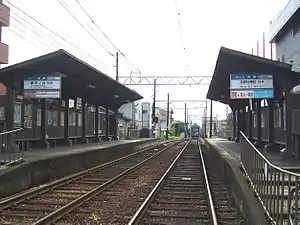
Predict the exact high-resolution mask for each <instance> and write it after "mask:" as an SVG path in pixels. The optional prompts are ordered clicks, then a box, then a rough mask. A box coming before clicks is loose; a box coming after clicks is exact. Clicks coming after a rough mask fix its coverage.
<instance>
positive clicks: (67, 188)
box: [0, 142, 178, 225]
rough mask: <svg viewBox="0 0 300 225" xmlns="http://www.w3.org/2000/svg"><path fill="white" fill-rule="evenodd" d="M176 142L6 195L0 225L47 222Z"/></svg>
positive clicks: (77, 205) (1, 207)
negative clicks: (17, 193)
mask: <svg viewBox="0 0 300 225" xmlns="http://www.w3.org/2000/svg"><path fill="white" fill-rule="evenodd" d="M176 144H178V142H175V143H174V142H173V143H168V144H163V145H159V146H158V147H156V148H148V149H145V150H142V151H139V152H137V153H133V154H131V155H128V156H125V157H122V158H120V159H117V160H114V161H112V162H109V163H105V164H103V165H100V166H97V167H94V168H91V169H88V170H85V171H83V172H80V173H77V174H75V175H71V176H68V177H65V178H62V179H59V180H56V181H54V182H51V183H49V184H46V185H43V186H41V187H38V188H36V189H31V190H29V191H27V192H24V193H22V194H19V195H16V196H13V197H11V198H7V199H5V200H3V201H1V202H0V224H1V225H13V224H15V225H23V224H24V225H25V224H35V225H41V224H51V223H53V222H55V221H57V220H59V219H60V218H62V217H63V216H64V215H66V214H68V213H70V212H71V211H73V210H76V209H77V208H79V207H80V206H81V205H82V204H84V203H85V202H87V201H89V200H90V199H92V198H93V197H94V196H96V195H98V194H99V193H101V192H102V191H104V190H105V189H106V188H108V187H110V186H111V185H113V184H114V183H115V182H117V181H118V180H120V179H121V178H122V177H124V176H126V175H127V174H129V173H130V172H131V171H134V170H135V169H138V168H139V167H140V166H141V165H143V164H144V163H146V162H148V161H149V160H151V159H153V158H155V157H157V156H158V155H160V154H161V153H163V152H164V151H166V150H167V149H169V148H171V147H172V146H174V145H176Z"/></svg>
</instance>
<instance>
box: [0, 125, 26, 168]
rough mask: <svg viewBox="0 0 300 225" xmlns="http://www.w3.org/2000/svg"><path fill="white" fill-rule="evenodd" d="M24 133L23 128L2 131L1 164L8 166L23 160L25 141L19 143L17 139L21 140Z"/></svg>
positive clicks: (0, 141) (0, 140)
mask: <svg viewBox="0 0 300 225" xmlns="http://www.w3.org/2000/svg"><path fill="white" fill-rule="evenodd" d="M23 134H24V130H23V128H18V129H15V130H11V131H6V132H3V133H0V144H1V146H0V162H1V164H0V166H7V165H9V164H12V163H16V162H19V161H22V160H23V154H24V152H23V151H24V146H23V142H21V143H20V144H19V143H17V141H16V140H17V139H18V140H21V139H22V137H23ZM20 145H21V146H20Z"/></svg>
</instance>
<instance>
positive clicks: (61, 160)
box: [0, 138, 158, 198]
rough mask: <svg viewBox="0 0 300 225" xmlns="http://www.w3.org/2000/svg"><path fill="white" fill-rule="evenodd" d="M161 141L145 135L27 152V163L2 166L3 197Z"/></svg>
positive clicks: (1, 188)
mask: <svg viewBox="0 0 300 225" xmlns="http://www.w3.org/2000/svg"><path fill="white" fill-rule="evenodd" d="M157 143H158V139H154V138H144V139H137V140H120V141H103V142H101V143H91V144H82V145H76V146H74V147H57V148H48V149H36V150H33V151H27V152H25V153H24V161H23V162H21V163H18V164H13V165H11V166H6V167H2V169H0V183H1V185H0V198H3V197H6V196H8V195H12V194H14V193H17V192H20V191H22V190H25V189H28V188H31V187H34V186H38V185H41V184H43V183H46V182H50V181H53V180H55V179H58V178H60V177H63V176H67V175H70V174H72V173H76V172H80V171H82V170H85V169H88V168H91V167H94V166H96V165H100V164H103V163H106V162H109V161H112V160H115V159H117V158H120V157H123V156H125V155H128V154H131V153H134V152H135V151H138V150H140V149H143V148H146V147H149V146H151V145H155V144H157Z"/></svg>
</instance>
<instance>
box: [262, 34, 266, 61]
mask: <svg viewBox="0 0 300 225" xmlns="http://www.w3.org/2000/svg"><path fill="white" fill-rule="evenodd" d="M263 57H264V58H265V57H266V40H265V32H263Z"/></svg>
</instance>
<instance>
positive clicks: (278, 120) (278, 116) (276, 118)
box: [274, 108, 281, 128]
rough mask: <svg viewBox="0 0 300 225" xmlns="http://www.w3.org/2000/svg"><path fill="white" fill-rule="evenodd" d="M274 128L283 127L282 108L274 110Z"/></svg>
mask: <svg viewBox="0 0 300 225" xmlns="http://www.w3.org/2000/svg"><path fill="white" fill-rule="evenodd" d="M274 127H275V128H276V127H281V108H276V109H275V110H274Z"/></svg>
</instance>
